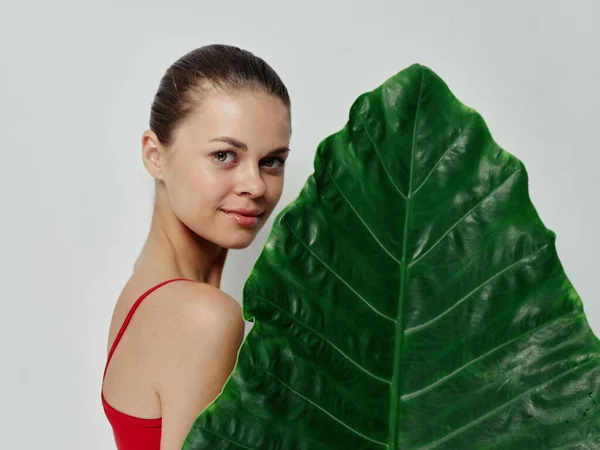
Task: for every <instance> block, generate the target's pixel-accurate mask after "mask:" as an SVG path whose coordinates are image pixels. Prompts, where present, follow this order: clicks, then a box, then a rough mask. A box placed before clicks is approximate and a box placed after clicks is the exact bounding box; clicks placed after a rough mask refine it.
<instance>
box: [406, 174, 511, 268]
mask: <svg viewBox="0 0 600 450" xmlns="http://www.w3.org/2000/svg"><path fill="white" fill-rule="evenodd" d="M519 172H521V171H520V170H516V171H515V172H513V173H512V174H511V175H510V176H509V177H507V178H506V180H504V181H503V182H502V183H500V184H499V185H498V186H496V187H495V188H494V189H493V190H492V191H491V192H490V193H489V194H488V195H486V196H485V197H484V198H483V199H481V200H480V201H479V203H477V204H476V205H475V206H473V207H472V208H471V209H470V210H469V211H467V212H466V213H465V215H463V216H462V217H461V218H460V219H458V221H457V222H455V223H454V225H452V226H451V227H450V228H448V230H446V232H445V233H444V234H442V235H441V236H440V238H439V239H438V240H437V241H436V242H435V243H434V244H433V245H432V246H431V247H429V249H427V250H426V251H425V252H424V253H423V254H422V255H421V256H419V257H418V258H417V259H415V260H414V261H413V262H411V263H410V264H409V265H408V267H412V266H414V265H415V264H416V263H417V262H419V261H420V260H421V259H423V258H424V257H425V256H426V255H427V254H429V253H430V252H431V251H432V250H433V249H435V248H436V247H437V246H438V244H439V243H440V242H441V241H442V240H443V239H444V238H445V237H446V236H447V235H448V233H450V232H451V231H452V230H453V229H454V228H456V227H457V226H458V225H460V224H461V223H462V222H463V221H464V220H465V219H466V218H467V217H468V216H469V215H470V214H471V213H472V212H473V211H475V210H476V209H477V208H478V207H479V206H480V205H481V204H482V203H483V202H485V201H486V200H488V199H489V198H491V197H492V196H493V195H494V194H495V193H496V192H497V191H498V190H500V188H502V186H504V185H505V184H506V183H507V182H508V180H510V179H511V178H512V177H514V176H515V175H516V174H517V173H519Z"/></svg>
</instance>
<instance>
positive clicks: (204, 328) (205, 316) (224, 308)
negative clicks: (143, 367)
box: [156, 283, 244, 356]
mask: <svg viewBox="0 0 600 450" xmlns="http://www.w3.org/2000/svg"><path fill="white" fill-rule="evenodd" d="M173 288H174V289H172V290H171V291H170V292H168V293H167V292H165V294H166V295H167V296H168V297H169V298H168V299H165V300H166V301H164V302H163V303H162V304H161V306H160V311H159V314H158V316H159V317H160V319H159V320H160V330H157V331H159V334H160V336H157V337H159V342H157V343H156V344H157V345H158V346H159V347H160V349H159V350H162V351H163V352H166V354H168V355H173V354H186V353H187V351H188V350H190V349H194V348H196V349H198V346H199V345H200V346H201V345H203V344H201V342H207V343H210V342H211V340H212V339H215V338H217V337H218V338H219V339H223V338H227V337H229V336H232V337H235V338H237V337H239V333H240V329H241V330H242V331H241V332H242V334H243V330H244V320H243V318H242V311H241V307H240V305H239V303H238V302H237V301H236V300H235V299H234V298H233V297H231V296H230V295H229V294H227V293H225V292H223V291H222V290H220V289H218V288H216V287H214V286H211V285H209V284H205V283H180V284H179V285H178V286H173ZM163 352H161V351H159V352H158V354H159V355H160V353H163ZM161 356H164V354H163V355H161Z"/></svg>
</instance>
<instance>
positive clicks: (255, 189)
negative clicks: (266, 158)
mask: <svg viewBox="0 0 600 450" xmlns="http://www.w3.org/2000/svg"><path fill="white" fill-rule="evenodd" d="M265 190H266V184H265V182H264V180H263V179H262V176H261V173H260V168H259V167H254V166H248V168H247V169H246V170H240V171H239V172H238V182H237V194H238V195H249V196H250V197H251V198H257V197H261V196H263V195H264V194H265Z"/></svg>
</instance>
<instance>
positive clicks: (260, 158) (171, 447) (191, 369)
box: [103, 91, 291, 450]
mask: <svg viewBox="0 0 600 450" xmlns="http://www.w3.org/2000/svg"><path fill="white" fill-rule="evenodd" d="M219 136H229V137H232V138H235V139H237V140H239V141H241V142H243V143H244V144H246V146H247V150H246V151H244V150H241V149H239V148H236V147H235V146H233V145H230V144H227V143H225V142H222V141H216V142H208V141H210V140H212V139H214V138H217V137H219ZM290 137H291V123H290V116H289V112H288V110H287V108H286V107H285V105H284V104H283V103H282V102H281V101H280V100H279V99H278V98H276V97H274V96H271V95H269V94H265V93H262V92H250V91H244V92H238V93H234V92H229V93H225V92H222V91H220V92H218V93H216V92H215V93H213V94H212V95H210V96H209V97H208V98H206V99H204V100H203V103H202V106H201V107H199V108H196V109H195V110H194V111H193V112H192V113H191V115H190V116H188V117H187V119H186V120H185V121H184V122H182V123H181V124H180V125H179V127H178V128H177V131H176V134H175V140H174V142H173V144H172V145H171V147H170V148H165V147H164V146H163V145H162V144H161V143H160V142H159V140H158V138H157V137H156V135H155V133H154V132H152V131H151V130H147V131H145V132H144V134H143V136H142V157H143V163H144V166H145V167H146V169H147V170H148V172H149V173H150V175H151V176H152V177H154V179H155V184H156V201H155V207H154V212H153V216H152V223H151V227H150V232H149V234H148V237H147V240H146V242H145V244H144V246H143V248H142V251H141V253H140V255H139V258H138V259H137V261H136V263H135V266H134V270H133V273H132V275H131V277H130V278H129V280H128V281H127V283H126V285H125V287H124V288H123V290H122V292H121V294H120V296H119V298H118V300H117V303H116V305H115V309H114V312H113V317H112V321H111V324H110V331H109V336H108V342H107V354H108V351H109V350H110V347H111V346H112V343H113V341H114V339H115V337H116V335H117V333H118V330H119V328H120V327H121V325H122V323H123V321H124V320H125V317H126V315H127V312H128V311H129V309H130V308H131V306H132V305H133V303H134V302H135V300H136V299H137V298H138V297H139V296H140V295H141V294H142V293H143V292H144V291H146V290H147V289H149V288H150V287H151V286H154V285H156V284H158V283H160V282H162V281H164V280H167V279H171V278H189V279H192V280H194V281H196V282H190V281H176V282H173V283H169V284H167V285H165V286H162V287H161V288H160V289H158V290H156V291H155V292H153V293H151V294H150V295H149V296H148V297H147V298H146V299H145V300H144V301H143V302H142V304H141V305H140V307H139V308H138V309H137V311H136V312H135V314H134V316H133V318H132V320H131V322H130V323H129V326H128V327H127V330H126V332H125V333H124V334H123V337H122V338H121V341H120V342H119V344H118V346H117V348H116V350H115V353H114V354H113V357H112V359H111V361H110V364H109V366H108V369H107V372H106V378H105V380H104V386H103V393H104V397H105V399H106V401H107V402H108V403H109V404H110V405H111V406H112V407H114V408H116V409H117V410H119V411H121V412H124V413H125V414H129V415H131V416H135V417H139V418H158V417H162V438H161V450H175V449H178V450H179V449H180V448H181V445H182V443H183V440H184V438H185V436H186V435H187V432H188V431H189V429H190V427H191V425H192V423H193V421H194V419H195V418H196V417H197V416H198V415H199V414H200V412H201V411H202V410H203V409H204V408H205V407H206V406H207V405H208V404H209V403H211V402H212V401H213V400H214V398H215V397H216V396H217V395H218V394H219V393H220V391H221V389H222V387H223V384H224V383H225V381H226V379H227V377H228V376H229V375H230V373H231V370H232V369H233V367H234V365H235V359H236V357H237V352H238V350H239V346H240V345H241V342H242V340H243V336H244V322H243V319H242V317H241V309H240V306H239V304H238V303H237V302H236V301H235V300H234V299H233V298H231V297H230V296H229V295H227V294H226V293H224V292H223V291H221V289H220V283H221V274H222V272H223V267H224V264H225V260H226V257H227V253H228V250H229V249H242V248H246V247H247V246H249V245H250V244H251V243H252V241H253V240H254V238H255V237H256V234H257V233H258V231H259V230H260V229H261V228H262V226H263V225H264V223H265V221H266V220H267V219H268V218H269V216H270V215H271V213H272V212H273V210H274V208H275V207H276V205H277V203H278V202H279V199H280V197H281V193H282V190H283V179H284V169H283V168H282V167H280V166H281V163H280V161H279V160H278V158H281V159H282V160H285V159H286V158H287V157H288V153H287V151H286V152H283V153H279V154H277V155H269V153H270V152H271V151H273V150H275V149H278V148H282V147H288V146H289V141H290ZM217 152H222V153H217ZM228 152H231V153H228ZM169 158H171V159H170V160H169ZM237 208H248V209H258V210H261V211H263V210H264V213H263V214H262V216H260V219H259V222H258V223H257V225H256V226H254V227H253V228H247V227H243V226H241V225H238V224H236V223H235V222H234V221H233V220H232V219H231V218H230V217H228V216H227V215H226V214H224V212H223V211H222V210H221V209H237Z"/></svg>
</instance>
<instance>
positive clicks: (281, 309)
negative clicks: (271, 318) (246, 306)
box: [254, 295, 390, 384]
mask: <svg viewBox="0 0 600 450" xmlns="http://www.w3.org/2000/svg"><path fill="white" fill-rule="evenodd" d="M254 297H257V298H260V299H262V300H264V301H266V302H267V303H269V304H271V305H272V306H274V307H275V308H276V309H278V310H279V311H281V312H282V313H284V314H285V315H286V316H288V317H289V318H290V319H292V320H293V321H294V322H295V323H296V324H298V325H300V326H302V327H304V328H306V329H307V330H308V331H310V332H311V333H313V334H315V335H317V336H319V337H320V338H321V339H322V340H323V341H325V342H326V343H328V344H329V345H330V346H331V347H333V348H334V349H335V350H336V351H337V352H338V353H339V354H340V355H342V356H343V357H344V358H346V359H347V360H348V361H350V362H351V363H352V364H354V365H355V366H356V367H358V368H359V369H360V370H362V371H363V372H365V373H367V374H368V375H369V376H371V377H372V378H375V379H377V380H380V381H383V382H384V383H387V384H390V380H387V379H385V378H382V377H380V376H378V375H375V374H374V373H372V372H370V371H369V370H367V369H366V368H364V367H363V366H361V365H360V364H359V363H357V362H356V361H354V360H353V359H352V358H350V356H348V355H346V354H345V353H344V352H343V351H342V350H341V349H340V348H338V347H337V346H336V345H335V344H334V343H333V342H331V341H329V339H327V338H326V337H325V336H323V335H322V334H321V333H319V332H318V331H317V330H315V329H313V328H311V327H309V326H308V325H306V324H305V323H303V322H301V321H300V320H298V318H297V317H295V316H294V315H292V314H290V313H289V312H287V311H286V310H285V309H283V308H282V307H280V306H279V305H277V304H275V303H274V302H272V301H271V300H268V299H266V298H265V297H261V296H260V295H255V296H254Z"/></svg>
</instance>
